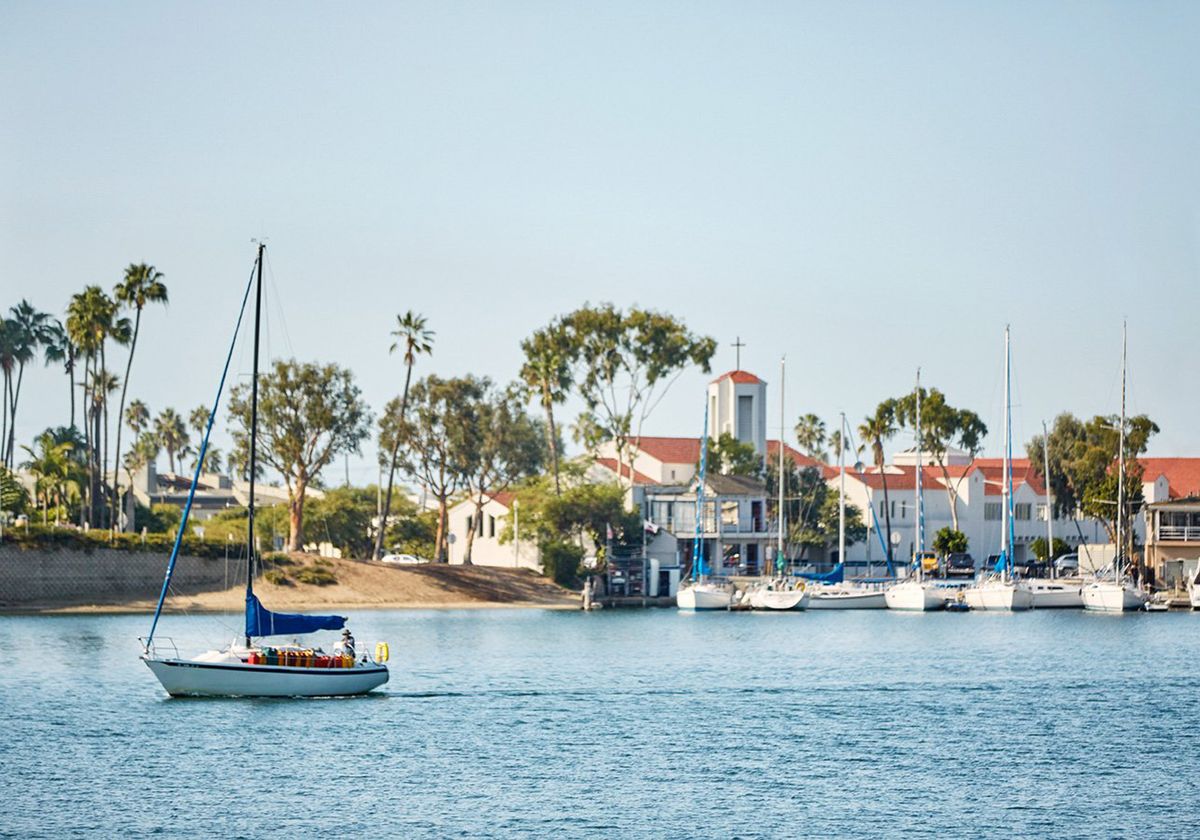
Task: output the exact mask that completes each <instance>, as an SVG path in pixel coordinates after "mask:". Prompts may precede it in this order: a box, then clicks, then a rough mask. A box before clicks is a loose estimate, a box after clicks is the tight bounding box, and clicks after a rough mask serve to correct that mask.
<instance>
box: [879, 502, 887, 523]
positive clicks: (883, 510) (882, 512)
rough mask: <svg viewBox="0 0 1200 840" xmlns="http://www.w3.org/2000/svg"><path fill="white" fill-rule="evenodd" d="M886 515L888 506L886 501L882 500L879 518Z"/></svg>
mask: <svg viewBox="0 0 1200 840" xmlns="http://www.w3.org/2000/svg"><path fill="white" fill-rule="evenodd" d="M885 516H887V507H886V503H885V502H880V503H879V518H880V519H883V517H885Z"/></svg>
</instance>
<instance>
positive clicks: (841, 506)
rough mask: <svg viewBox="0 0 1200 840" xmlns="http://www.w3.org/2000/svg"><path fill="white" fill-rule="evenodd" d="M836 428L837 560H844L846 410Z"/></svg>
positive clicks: (843, 562) (842, 561) (843, 561)
mask: <svg viewBox="0 0 1200 840" xmlns="http://www.w3.org/2000/svg"><path fill="white" fill-rule="evenodd" d="M841 418H842V426H841V428H840V429H839V430H838V444H839V446H838V562H839V563H842V564H843V566H842V568H843V569H845V565H844V564H845V562H846V412H844V411H843V412H842V413H841Z"/></svg>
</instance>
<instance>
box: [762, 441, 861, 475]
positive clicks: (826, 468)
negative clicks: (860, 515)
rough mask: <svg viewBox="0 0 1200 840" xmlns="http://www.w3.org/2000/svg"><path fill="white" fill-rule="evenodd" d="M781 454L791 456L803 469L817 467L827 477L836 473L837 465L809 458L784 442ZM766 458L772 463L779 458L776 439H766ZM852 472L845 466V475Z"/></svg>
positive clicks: (852, 472)
mask: <svg viewBox="0 0 1200 840" xmlns="http://www.w3.org/2000/svg"><path fill="white" fill-rule="evenodd" d="M783 454H784V457H785V458H791V459H792V463H793V464H795V465H796V466H797V467H798V468H799V469H804V468H805V467H817V468H818V469H819V470H820V471H821V475H822V476H823V477H825V478H829V477H830V476H831V475H837V467H833V466H830V465H829V464H824V463H822V462H820V461H818V460H817V459H816V458H810V457H809V456H808V455H805V454H804V453H803V452H801V451H800V450H799V449H796V448H795V447H793V446H791V445H790V444H787V443H785V444H784V445H783ZM767 459H768V460H769V461H770V462H771V463H772V464H774V463H777V462H778V460H779V441H777V440H768V441H767ZM853 474H854V470H853V469H851V468H850V467H849V466H847V467H846V475H853Z"/></svg>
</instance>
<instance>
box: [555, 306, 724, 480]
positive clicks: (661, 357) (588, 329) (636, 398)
mask: <svg viewBox="0 0 1200 840" xmlns="http://www.w3.org/2000/svg"><path fill="white" fill-rule="evenodd" d="M562 325H563V327H564V329H565V330H566V334H567V336H568V337H569V346H570V348H571V352H572V358H574V359H576V360H577V362H576V364H577V365H578V366H579V372H578V375H577V376H576V377H575V380H576V382H577V383H578V385H577V387H578V390H579V394H580V396H581V397H583V401H584V403H585V405H586V406H587V411H588V414H589V415H591V416H592V417H593V418H594V419H595V420H596V421H597V422H599V423H600V424H601V425H602V427H603V430H604V432H605V434H606V436H607V437H608V438H609V439H611V440H612V441H613V444H614V447H615V449H616V455H617V465H618V475H619V476H620V475H625V476H628V478H629V480H630V482H631V483H632V477H633V457H632V454H631V452H630V442H631V437H632V439H633V440H635V441H636V440H637V439H639V438H640V437H641V434H642V425H643V424H644V423H645V420H646V418H647V417H648V416H649V415H650V413H651V412H652V411H653V410H654V408H655V407H656V406H657V405H658V403H659V402H660V401H661V400H662V398H663V396H665V395H666V393H667V390H668V389H669V388H670V386H671V383H673V382H674V381H675V380H676V379H677V378H678V377H679V375H680V374H681V373H683V371H684V370H686V369H687V368H688V367H690V366H692V365H695V366H697V367H699V368H700V369H701V370H703V371H704V372H705V373H707V372H708V371H709V370H710V368H709V362H710V361H711V359H712V356H713V353H714V352H715V351H716V347H717V343H716V340H715V339H713V338H710V337H705V336H697V335H694V334H693V333H691V332H689V331H688V329H687V327H686V326H685V325H684V324H683V322H682V321H680V320H678V319H676V318H674V317H672V316H671V315H667V314H665V313H660V312H652V311H648V310H643V309H631V310H629V311H628V312H625V311H623V310H620V309H617V308H616V307H615V306H613V305H612V304H611V303H606V304H602V305H600V306H584V307H583V308H581V309H578V310H576V311H575V312H572V313H571V314H569V315H567V316H566V317H564V318H563V319H562ZM626 471H628V472H626Z"/></svg>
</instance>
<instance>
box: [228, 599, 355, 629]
mask: <svg viewBox="0 0 1200 840" xmlns="http://www.w3.org/2000/svg"><path fill="white" fill-rule="evenodd" d="M345 626H346V619H345V618H344V617H343V616H340V615H303V614H300V613H276V612H271V611H270V610H268V609H267V608H266V607H264V606H263V605H262V603H261V602H259V600H258V596H257V595H255V594H254V593H252V592H247V593H246V635H247V636H298V635H300V634H302V633H315V632H316V631H318V630H341V629H342V628H343V627H345Z"/></svg>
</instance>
